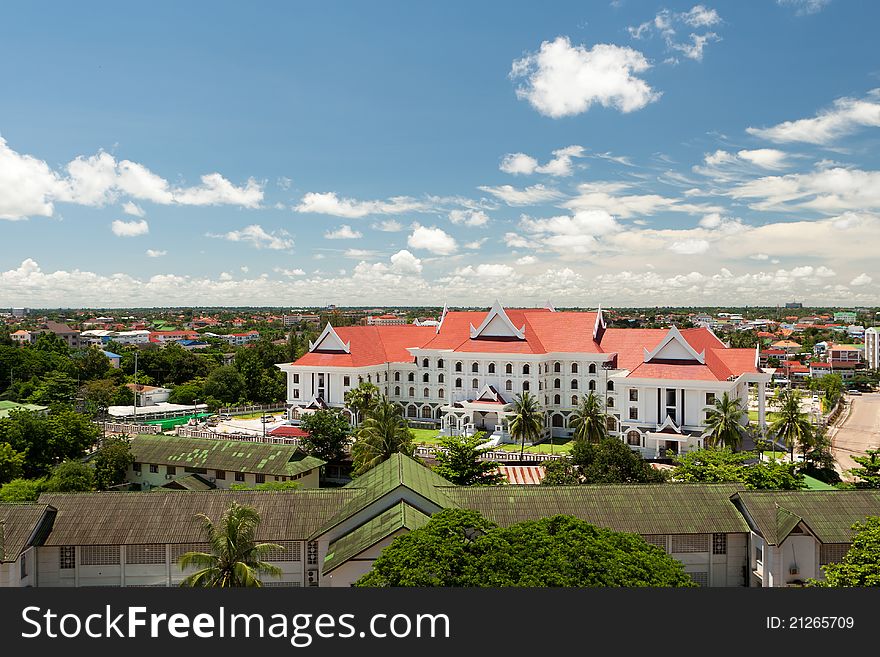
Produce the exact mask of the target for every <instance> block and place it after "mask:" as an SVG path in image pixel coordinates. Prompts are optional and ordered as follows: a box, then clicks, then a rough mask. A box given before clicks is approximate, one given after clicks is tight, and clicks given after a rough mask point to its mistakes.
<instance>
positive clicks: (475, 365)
mask: <svg viewBox="0 0 880 657" xmlns="http://www.w3.org/2000/svg"><path fill="white" fill-rule="evenodd" d="M479 371H480V364H479V363H472V364H471V372H473V373H474V374H476V373H477V372H479Z"/></svg>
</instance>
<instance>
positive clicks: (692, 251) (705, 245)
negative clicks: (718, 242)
mask: <svg viewBox="0 0 880 657" xmlns="http://www.w3.org/2000/svg"><path fill="white" fill-rule="evenodd" d="M669 250H670V251H673V252H675V253H678V254H680V255H697V254H700V253H705V252H706V251H708V250H709V242H707V241H706V240H682V241H680V242H673V243H672V245H671V246H670V247H669Z"/></svg>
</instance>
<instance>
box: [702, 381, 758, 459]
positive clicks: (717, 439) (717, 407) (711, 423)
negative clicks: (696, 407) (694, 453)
mask: <svg viewBox="0 0 880 657" xmlns="http://www.w3.org/2000/svg"><path fill="white" fill-rule="evenodd" d="M744 421H745V422H748V415H747V414H746V412H745V409H744V408H743V404H742V401H741V400H740V399H739V398H738V397H731V396H730V395H729V394H728V393H726V392H725V393H724V394H723V395H721V397H718V398H716V399H715V403H714V404H713V405H712V406H710V407H709V410H708V411H706V422H705V425H706V444H707V445H711V446H713V447H728V448H730V449H731V450H733V451H736V450H737V449H739V448H740V447H741V446H742V440H743V437H744V436H746V435H747V434H748V428H747V425H746V424H744Z"/></svg>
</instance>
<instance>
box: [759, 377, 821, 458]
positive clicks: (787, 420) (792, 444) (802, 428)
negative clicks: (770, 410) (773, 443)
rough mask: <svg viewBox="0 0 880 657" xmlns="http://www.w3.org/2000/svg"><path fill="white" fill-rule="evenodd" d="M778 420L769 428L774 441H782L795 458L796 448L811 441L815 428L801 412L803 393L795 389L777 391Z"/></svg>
mask: <svg viewBox="0 0 880 657" xmlns="http://www.w3.org/2000/svg"><path fill="white" fill-rule="evenodd" d="M776 405H777V409H778V410H777V411H776V419H774V420H773V422H772V423H771V424H770V426H769V427H768V428H767V431H768V433H769V435H770V436H771V437H772V438H773V439H774V440H777V441H778V440H781V441H782V442H783V443H784V444H785V445H786V446H787V447H788V449H789V454H790V456H791V457H792V458H793V457H794V450H795V448H796V447H797V446H798V445H799V444H800V443H801V442H804V441H806V440H808V439H809V437H810V435H811V434H812V431H813V427H812V426H811V425H810V420H809V418H808V417H807V414H806V413H804V412H803V411H802V410H801V393H800V392H799V391H798V390H795V389H793V388H780V389H779V391H777V399H776Z"/></svg>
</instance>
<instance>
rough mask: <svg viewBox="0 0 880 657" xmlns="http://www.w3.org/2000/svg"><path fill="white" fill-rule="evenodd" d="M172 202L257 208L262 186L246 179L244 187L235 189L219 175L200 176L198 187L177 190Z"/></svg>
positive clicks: (261, 198)
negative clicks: (200, 181)
mask: <svg viewBox="0 0 880 657" xmlns="http://www.w3.org/2000/svg"><path fill="white" fill-rule="evenodd" d="M174 200H175V201H176V202H177V203H180V204H182V205H240V206H241V207H243V208H257V207H259V206H260V201H262V200H263V186H262V185H261V184H260V183H258V182H257V181H256V180H254V179H253V178H248V181H247V183H246V184H245V186H244V187H236V186H235V185H233V184H232V183H231V182H229V181H228V180H226V178H224V177H223V176H221V175H220V174H219V173H209V174H207V175H205V176H202V184H201V185H199V186H198V187H187V188H184V189H180V190H177V191H176V192H175V194H174Z"/></svg>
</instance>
